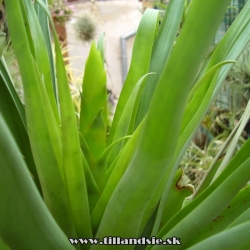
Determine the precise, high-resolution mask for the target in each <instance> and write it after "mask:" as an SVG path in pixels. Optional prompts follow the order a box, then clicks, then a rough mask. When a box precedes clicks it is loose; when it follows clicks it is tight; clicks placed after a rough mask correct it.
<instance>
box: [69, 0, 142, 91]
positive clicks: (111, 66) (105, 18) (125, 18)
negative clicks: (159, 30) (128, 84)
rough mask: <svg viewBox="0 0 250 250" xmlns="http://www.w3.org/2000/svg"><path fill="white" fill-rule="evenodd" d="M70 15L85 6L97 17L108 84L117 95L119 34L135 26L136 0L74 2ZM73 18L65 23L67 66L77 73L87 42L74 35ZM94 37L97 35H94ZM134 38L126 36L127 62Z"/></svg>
mask: <svg viewBox="0 0 250 250" xmlns="http://www.w3.org/2000/svg"><path fill="white" fill-rule="evenodd" d="M75 5H76V10H77V11H76V13H75V14H74V16H78V15H81V12H83V11H86V10H89V11H90V12H91V13H93V14H94V15H95V16H96V20H97V21H98V33H100V32H102V31H104V32H105V41H106V62H107V71H108V88H109V89H111V90H112V92H113V93H114V94H115V95H119V93H120V90H121V87H122V67H121V46H120V37H121V36H123V35H124V34H126V33H128V32H130V31H132V30H136V29H137V27H138V24H139V21H140V19H141V15H142V14H141V11H140V3H139V1H138V0H127V1H121V0H116V1H97V2H96V3H95V5H94V4H92V3H91V2H86V1H83V2H82V3H77V4H75ZM75 21H76V18H72V20H71V21H70V22H68V23H67V24H66V29H67V39H68V45H69V49H70V50H69V57H71V58H72V59H71V61H70V66H71V68H72V69H73V70H74V74H75V75H76V76H77V77H78V76H80V75H82V72H83V69H84V63H85V61H86V58H87V55H88V52H89V48H90V43H83V42H82V41H80V40H78V39H77V38H76V34H75V30H74V28H73V24H74V22H75ZM97 37H98V35H97ZM133 41H134V38H130V39H128V40H127V43H126V45H127V46H126V47H127V54H128V62H129V61H130V58H131V51H132V45H133Z"/></svg>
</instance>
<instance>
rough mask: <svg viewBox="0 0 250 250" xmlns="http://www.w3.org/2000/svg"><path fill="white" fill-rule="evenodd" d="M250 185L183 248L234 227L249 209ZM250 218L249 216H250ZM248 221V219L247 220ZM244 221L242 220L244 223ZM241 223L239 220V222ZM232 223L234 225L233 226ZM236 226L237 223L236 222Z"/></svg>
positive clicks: (183, 247) (183, 246)
mask: <svg viewBox="0 0 250 250" xmlns="http://www.w3.org/2000/svg"><path fill="white" fill-rule="evenodd" d="M249 192H250V189H249V186H247V187H245V188H244V189H242V190H241V191H240V192H239V193H238V194H237V195H236V196H235V197H234V199H233V200H232V202H230V204H229V205H228V206H227V207H226V209H225V210H224V211H223V212H222V213H221V214H220V215H219V216H217V217H216V218H214V220H213V221H212V222H211V223H209V224H208V225H206V226H205V227H204V228H203V229H202V230H200V231H199V233H198V234H197V235H196V236H195V237H193V238H192V239H191V240H190V241H188V242H187V244H184V245H182V249H187V248H188V247H190V246H192V245H194V244H197V243H198V242H200V241H202V240H204V239H206V238H208V237H211V236H212V235H215V234H217V233H219V232H221V231H224V230H225V229H227V228H228V227H232V226H233V224H234V222H236V221H237V220H238V218H239V217H240V215H241V214H243V213H244V212H247V211H248V210H249V205H250V203H249V199H248V198H249ZM248 219H249V216H248ZM245 221H246V220H245ZM243 222H244V221H241V223H243ZM237 224H239V221H238V222H237ZM231 225H232V226H231ZM234 226H235V224H234Z"/></svg>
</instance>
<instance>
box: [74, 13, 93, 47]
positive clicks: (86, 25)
mask: <svg viewBox="0 0 250 250" xmlns="http://www.w3.org/2000/svg"><path fill="white" fill-rule="evenodd" d="M96 27H97V23H96V20H95V19H94V17H93V16H92V15H91V14H90V13H89V12H87V11H85V12H83V13H82V14H81V16H80V17H78V18H77V20H76V23H75V31H76V34H77V36H78V38H79V39H81V40H82V41H87V42H89V41H92V40H93V39H94V37H95V35H96Z"/></svg>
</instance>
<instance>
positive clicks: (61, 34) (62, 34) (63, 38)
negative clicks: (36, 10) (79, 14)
mask: <svg viewBox="0 0 250 250" xmlns="http://www.w3.org/2000/svg"><path fill="white" fill-rule="evenodd" d="M53 21H54V25H55V29H56V32H57V35H58V38H59V41H60V42H61V44H62V47H63V48H64V47H67V31H66V27H65V25H64V24H63V23H59V22H57V21H56V18H55V17H53ZM63 55H64V57H65V58H66V57H68V52H65V53H64V54H63ZM66 64H67V61H66Z"/></svg>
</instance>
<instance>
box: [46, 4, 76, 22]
mask: <svg viewBox="0 0 250 250" xmlns="http://www.w3.org/2000/svg"><path fill="white" fill-rule="evenodd" d="M67 2H68V0H49V1H48V4H49V8H50V12H51V15H52V16H53V17H54V18H55V20H56V22H58V23H59V24H63V23H65V22H66V21H68V20H69V18H70V16H71V14H72V13H73V12H74V10H75V6H74V5H71V4H69V5H68V4H67Z"/></svg>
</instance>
